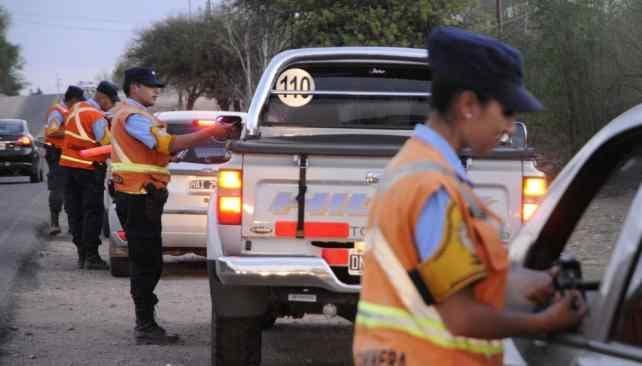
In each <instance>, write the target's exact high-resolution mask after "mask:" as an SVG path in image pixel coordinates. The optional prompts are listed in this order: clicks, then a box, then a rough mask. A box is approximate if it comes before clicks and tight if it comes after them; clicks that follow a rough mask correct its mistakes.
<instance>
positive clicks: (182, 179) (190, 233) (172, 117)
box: [103, 111, 245, 277]
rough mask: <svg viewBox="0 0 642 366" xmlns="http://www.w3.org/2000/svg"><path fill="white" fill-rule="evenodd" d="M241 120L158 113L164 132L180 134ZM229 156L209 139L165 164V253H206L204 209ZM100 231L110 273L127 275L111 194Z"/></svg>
mask: <svg viewBox="0 0 642 366" xmlns="http://www.w3.org/2000/svg"><path fill="white" fill-rule="evenodd" d="M223 116H225V118H226V119H229V118H231V119H236V118H238V119H240V120H241V122H242V123H244V121H245V113H244V112H227V111H225V112H223V111H172V112H161V113H157V114H156V117H157V118H158V119H160V120H161V121H163V122H165V123H167V131H168V132H169V133H171V134H175V135H181V134H186V133H190V132H194V131H196V130H197V129H198V128H201V127H203V126H205V125H208V124H211V123H214V122H215V121H216V120H217V118H223ZM227 160H229V153H228V152H227V150H226V146H225V142H222V141H221V142H219V141H216V140H210V141H208V142H207V143H204V144H202V145H199V146H197V147H194V148H191V149H187V150H183V151H181V152H180V153H178V154H177V155H176V156H175V157H174V159H172V162H171V163H170V164H169V166H168V168H169V171H170V173H171V176H172V177H171V180H170V182H169V185H168V186H167V189H168V190H169V198H168V200H167V203H166V204H165V209H164V211H163V217H162V225H163V226H162V227H163V232H162V238H163V254H169V255H183V254H187V253H195V254H197V255H201V256H205V255H206V247H207V233H206V221H207V207H208V203H209V196H210V193H211V192H212V190H213V189H214V188H216V180H217V172H218V169H219V167H220V166H221V165H224V164H225V162H226V161H227ZM105 208H106V210H105V211H106V213H105V219H104V221H105V223H104V228H103V231H104V234H105V236H107V237H109V259H110V264H111V265H110V267H111V274H112V275H113V276H116V277H121V276H128V275H129V257H128V249H127V238H126V235H125V232H124V231H123V229H122V226H121V224H120V222H119V220H118V215H117V214H116V207H115V204H114V203H113V200H112V199H111V197H110V196H109V194H107V193H106V194H105Z"/></svg>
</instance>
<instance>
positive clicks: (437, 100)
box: [431, 74, 492, 115]
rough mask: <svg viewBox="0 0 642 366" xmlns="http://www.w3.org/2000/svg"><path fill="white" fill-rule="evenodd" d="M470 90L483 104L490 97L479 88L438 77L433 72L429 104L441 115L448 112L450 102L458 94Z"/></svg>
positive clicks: (450, 105)
mask: <svg viewBox="0 0 642 366" xmlns="http://www.w3.org/2000/svg"><path fill="white" fill-rule="evenodd" d="M467 90H468V91H471V92H473V93H475V94H476V95H477V99H479V102H480V103H481V104H483V105H485V104H486V103H488V102H489V101H490V100H491V99H492V97H491V96H490V95H489V94H488V93H487V92H484V91H482V90H480V89H479V88H474V87H470V86H468V85H465V83H463V82H458V81H455V80H452V79H450V78H445V77H438V76H436V75H434V74H433V80H432V86H431V104H432V109H433V110H435V111H437V112H439V113H440V114H442V115H446V114H448V113H449V112H450V108H451V107H452V103H453V101H454V100H455V98H457V96H458V95H460V94H461V93H463V92H465V91H467Z"/></svg>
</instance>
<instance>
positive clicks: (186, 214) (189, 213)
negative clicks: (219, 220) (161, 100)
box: [163, 118, 229, 249]
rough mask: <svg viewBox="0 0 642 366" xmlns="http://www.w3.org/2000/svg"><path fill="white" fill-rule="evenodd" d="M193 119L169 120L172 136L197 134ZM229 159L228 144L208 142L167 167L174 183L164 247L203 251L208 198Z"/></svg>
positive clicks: (167, 206)
mask: <svg viewBox="0 0 642 366" xmlns="http://www.w3.org/2000/svg"><path fill="white" fill-rule="evenodd" d="M192 120H193V118H182V119H175V120H170V121H166V122H167V130H168V132H169V133H171V134H175V135H181V134H186V133H191V132H194V131H195V130H196V129H197V128H198V126H194V125H193V124H192V122H193V121H192ZM228 159H229V154H228V153H227V150H226V147H225V143H224V142H218V141H215V140H208V141H207V142H204V143H202V144H200V145H198V146H195V147H192V148H189V149H186V150H184V151H182V152H180V153H179V154H177V155H176V157H175V158H174V159H173V161H172V162H171V163H170V164H169V165H168V168H169V171H170V174H171V177H172V178H171V180H170V182H169V184H168V186H167V189H168V190H169V192H170V194H169V198H168V200H167V203H166V204H165V209H164V211H163V245H164V246H165V247H175V248H178V247H183V248H203V249H204V247H205V243H206V230H205V229H206V219H207V207H208V203H209V195H210V193H211V192H212V191H213V190H214V189H215V188H216V174H217V171H218V167H219V166H220V164H222V163H224V162H225V161H227V160H228Z"/></svg>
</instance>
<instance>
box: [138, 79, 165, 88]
mask: <svg viewBox="0 0 642 366" xmlns="http://www.w3.org/2000/svg"><path fill="white" fill-rule="evenodd" d="M143 84H144V85H147V86H155V87H158V88H164V87H165V83H163V82H161V81H160V80H158V79H156V78H154V79H149V80H145V82H143Z"/></svg>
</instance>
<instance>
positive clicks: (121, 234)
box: [116, 230, 127, 241]
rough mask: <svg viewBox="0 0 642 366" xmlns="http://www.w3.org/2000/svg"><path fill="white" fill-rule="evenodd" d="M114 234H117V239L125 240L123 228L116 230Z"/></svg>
mask: <svg viewBox="0 0 642 366" xmlns="http://www.w3.org/2000/svg"><path fill="white" fill-rule="evenodd" d="M116 236H118V239H120V240H122V241H127V235H126V234H125V230H118V231H116Z"/></svg>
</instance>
